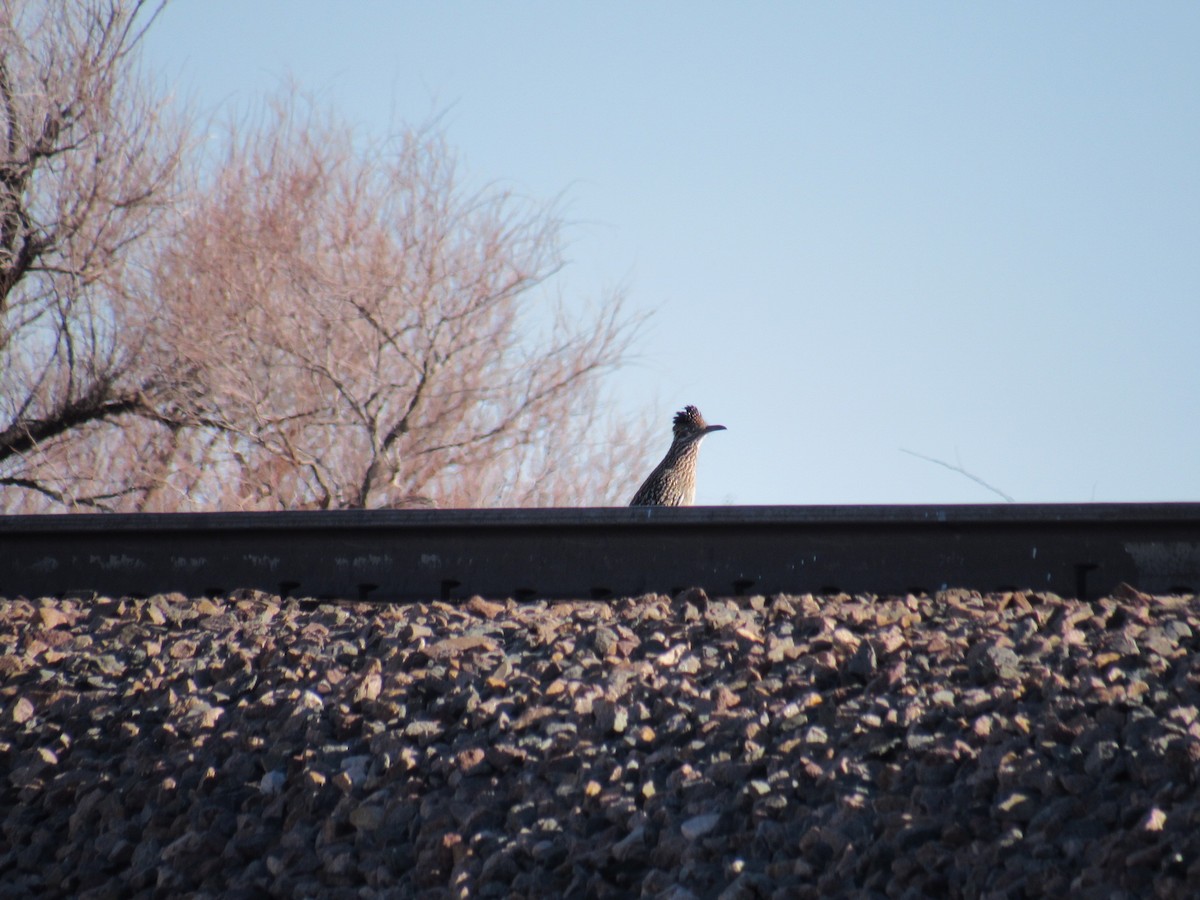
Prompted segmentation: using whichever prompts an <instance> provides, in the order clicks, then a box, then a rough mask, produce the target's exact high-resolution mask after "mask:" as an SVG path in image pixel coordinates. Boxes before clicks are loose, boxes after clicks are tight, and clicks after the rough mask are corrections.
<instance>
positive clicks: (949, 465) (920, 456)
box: [900, 447, 1016, 503]
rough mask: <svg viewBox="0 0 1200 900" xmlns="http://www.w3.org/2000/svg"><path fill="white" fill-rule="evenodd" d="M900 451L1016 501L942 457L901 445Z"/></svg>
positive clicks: (1009, 500) (1011, 500)
mask: <svg viewBox="0 0 1200 900" xmlns="http://www.w3.org/2000/svg"><path fill="white" fill-rule="evenodd" d="M900 452H901V453H907V454H908V455H909V456H915V457H916V458H917V459H923V460H925V462H931V463H935V464H936V465H939V466H943V467H944V468H947V469H949V470H950V471H951V472H957V473H958V474H960V475H966V476H967V477H968V478H970V479H971V480H972V481H974V482H975V483H976V484H979V485H983V486H984V487H985V488H987V489H988V490H989V491H991V492H992V493H993V494H999V495H1000V496H1001V497H1003V498H1004V499H1005V500H1007V501H1008V502H1009V503H1015V502H1016V501H1015V500H1014V499H1013V498H1012V497H1010V496H1009V495H1008V494H1006V493H1004V491H1002V490H1000V488H998V487H993V486H992V485H990V484H988V483H987V482H986V481H984V480H983V479H982V478H980V477H979V476H978V475H974V474H972V473H971V472H968V471H967V470H966V469H964V468H963V467H962V466H956V465H954V464H953V463H948V462H946V461H945V460H942V459H934V458H933V457H932V456H926V455H925V454H924V453H917V452H916V451H915V450H906V449H904V448H903V447H901V448H900Z"/></svg>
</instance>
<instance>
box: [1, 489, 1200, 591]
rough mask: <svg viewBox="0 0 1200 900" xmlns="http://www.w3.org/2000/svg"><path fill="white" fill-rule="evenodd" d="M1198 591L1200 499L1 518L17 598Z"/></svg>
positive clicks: (5, 584) (8, 583)
mask: <svg viewBox="0 0 1200 900" xmlns="http://www.w3.org/2000/svg"><path fill="white" fill-rule="evenodd" d="M1121 582H1128V583H1130V584H1133V585H1135V586H1137V587H1139V588H1141V589H1142V590H1144V591H1148V592H1151V593H1180V592H1183V593H1194V592H1196V591H1198V590H1200V503H1158V504H1084V505H1058V504H1056V505H1024V504H1004V505H971V506H819V507H804V506H749V507H692V508H686V509H672V508H650V507H647V508H639V509H625V508H603V509H599V508H594V509H535V510H529V509H520V510H378V511H375V510H373V511H361V510H344V511H319V512H279V513H177V514H164V515H156V514H141V515H72V516H0V596H3V597H16V596H26V597H38V596H67V595H75V594H83V595H87V594H93V593H95V594H101V595H108V596H149V595H151V594H156V593H166V592H171V591H179V592H182V593H184V594H186V595H189V596H201V595H210V596H212V595H220V594H226V593H228V592H230V591H233V590H235V589H237V588H256V589H259V590H264V591H269V592H271V593H276V594H280V595H283V596H292V597H312V598H318V599H346V600H358V599H361V600H381V601H394V600H418V599H420V600H428V599H438V598H441V599H446V600H453V599H458V598H465V597H469V596H471V595H473V594H481V595H484V596H490V597H516V598H518V599H525V598H534V597H544V598H565V597H573V598H589V597H590V598H604V597H609V596H629V595H636V594H640V593H644V592H646V591H674V590H677V589H680V588H684V587H692V586H697V587H703V588H704V589H705V590H706V591H708V592H709V593H711V594H719V595H730V594H748V593H763V594H770V593H774V592H814V593H817V592H836V591H847V592H850V593H858V592H870V593H879V594H882V593H896V592H910V591H911V592H921V591H925V592H931V591H935V590H938V589H939V588H942V587H946V586H957V587H967V588H975V589H978V590H983V591H990V590H1000V589H1034V590H1048V591H1053V592H1055V593H1058V594H1061V595H1064V596H1076V597H1090V596H1097V595H1100V594H1103V593H1106V592H1108V591H1110V590H1111V589H1112V588H1114V587H1115V586H1116V585H1118V584H1120V583H1121Z"/></svg>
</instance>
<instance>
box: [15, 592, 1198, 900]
mask: <svg viewBox="0 0 1200 900" xmlns="http://www.w3.org/2000/svg"><path fill="white" fill-rule="evenodd" d="M1198 647H1200V601H1198V600H1197V598H1196V597H1194V596H1191V595H1188V596H1169V597H1151V596H1147V595H1145V594H1142V593H1140V592H1138V591H1137V590H1135V589H1133V588H1126V587H1122V588H1121V589H1119V590H1118V591H1116V592H1115V595H1114V596H1111V597H1106V598H1102V599H1098V600H1093V601H1091V602H1085V601H1079V600H1073V599H1063V598H1060V597H1058V596H1055V595H1050V594H1040V593H1003V594H983V595H981V594H980V593H977V592H973V591H967V590H950V591H942V592H939V593H938V594H936V595H935V596H931V597H929V596H919V597H916V596H908V597H874V596H855V597H851V596H847V595H838V596H826V597H814V596H811V595H803V596H775V597H746V598H715V597H713V598H710V597H707V596H706V595H705V594H704V593H703V592H702V591H699V590H695V589H693V590H690V591H685V592H683V593H682V594H680V595H678V596H676V597H674V598H672V597H666V596H660V595H648V596H643V597H637V598H630V599H619V600H613V601H578V602H556V603H547V602H526V603H516V602H512V601H506V602H495V601H489V600H484V599H482V598H478V597H476V598H473V599H471V600H469V601H465V602H463V603H458V604H447V603H427V604H408V605H399V604H397V605H369V604H363V603H355V604H341V605H330V604H318V603H317V602H315V601H303V600H299V601H298V600H281V599H280V598H278V597H272V596H268V595H265V594H259V593H254V592H240V593H237V594H235V595H233V596H231V597H227V598H222V599H195V598H186V597H184V596H182V595H160V596H155V597H151V598H149V599H145V600H140V599H137V600H135V599H115V598H97V599H94V600H88V601H82V600H51V599H39V600H23V599H16V600H4V601H0V772H2V775H3V777H2V780H0V875H2V877H0V896H4V897H9V896H11V897H26V896H73V897H74V896H78V897H85V898H101V897H114V898H115V897H128V896H144V897H151V896H186V895H192V896H208V897H218V896H221V897H259V896H262V897H266V896H279V897H311V896H317V895H320V896H327V897H347V898H350V897H354V898H371V897H409V896H427V897H445V896H449V897H512V896H517V897H525V896H530V897H534V896H538V897H542V896H544V897H553V896H593V897H627V896H632V897H638V896H643V897H664V898H671V900H685V898H690V897H698V898H706V897H721V898H752V897H778V898H791V897H798V898H805V897H811V898H817V897H830V896H841V895H851V896H861V897H897V898H899V897H922V896H962V897H995V898H1000V897H1013V898H1017V897H1042V896H1047V895H1057V896H1058V897H1066V896H1070V897H1097V898H1100V897H1103V898H1122V897H1143V896H1155V897H1190V896H1196V895H1198V894H1200V794H1198V793H1197V786H1196V781H1197V775H1198V774H1200V657H1198V656H1197V652H1196V651H1197V648H1198Z"/></svg>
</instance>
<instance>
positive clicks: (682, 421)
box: [629, 406, 725, 506]
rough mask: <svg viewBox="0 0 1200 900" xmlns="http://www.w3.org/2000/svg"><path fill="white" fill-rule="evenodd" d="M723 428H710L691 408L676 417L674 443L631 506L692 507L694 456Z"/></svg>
mask: <svg viewBox="0 0 1200 900" xmlns="http://www.w3.org/2000/svg"><path fill="white" fill-rule="evenodd" d="M724 430H725V426H724V425H709V424H708V423H707V422H705V421H704V416H702V415H700V410H698V409H696V407H694V406H685V407H684V408H683V409H681V410H680V411H679V412H677V413H676V414H675V427H674V429H673V431H674V434H675V440H673V441H672V442H671V449H670V450H668V451H667V455H666V456H664V457H663V461H662V462H660V463H659V464H658V466H657V467H656V468H655V470H654V471H653V472H651V473H650V477H649V478H647V479H646V480H645V481H644V482H643V483H642V486H641V487H640V488H638V492H637V493H636V494H634V495H633V499H632V500H631V501H629V505H630V506H691V505H692V504H693V503H694V502H695V500H696V457H697V456H699V455H700V441H702V440H703V439H704V436H705V435H706V434H709V433H711V432H713V431H724Z"/></svg>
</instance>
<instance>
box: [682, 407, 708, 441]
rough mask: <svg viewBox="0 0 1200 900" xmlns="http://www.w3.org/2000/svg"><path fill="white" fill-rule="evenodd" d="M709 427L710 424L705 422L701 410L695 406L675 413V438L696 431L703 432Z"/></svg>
mask: <svg viewBox="0 0 1200 900" xmlns="http://www.w3.org/2000/svg"><path fill="white" fill-rule="evenodd" d="M707 427H708V423H707V422H705V421H704V416H702V415H700V410H698V409H696V407H694V406H685V407H684V408H683V409H681V410H680V411H679V412H677V413H675V429H674V431H675V436H676V437H683V436H684V435H688V434H691V433H693V432H695V431H703V430H704V429H705V428H707Z"/></svg>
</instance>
